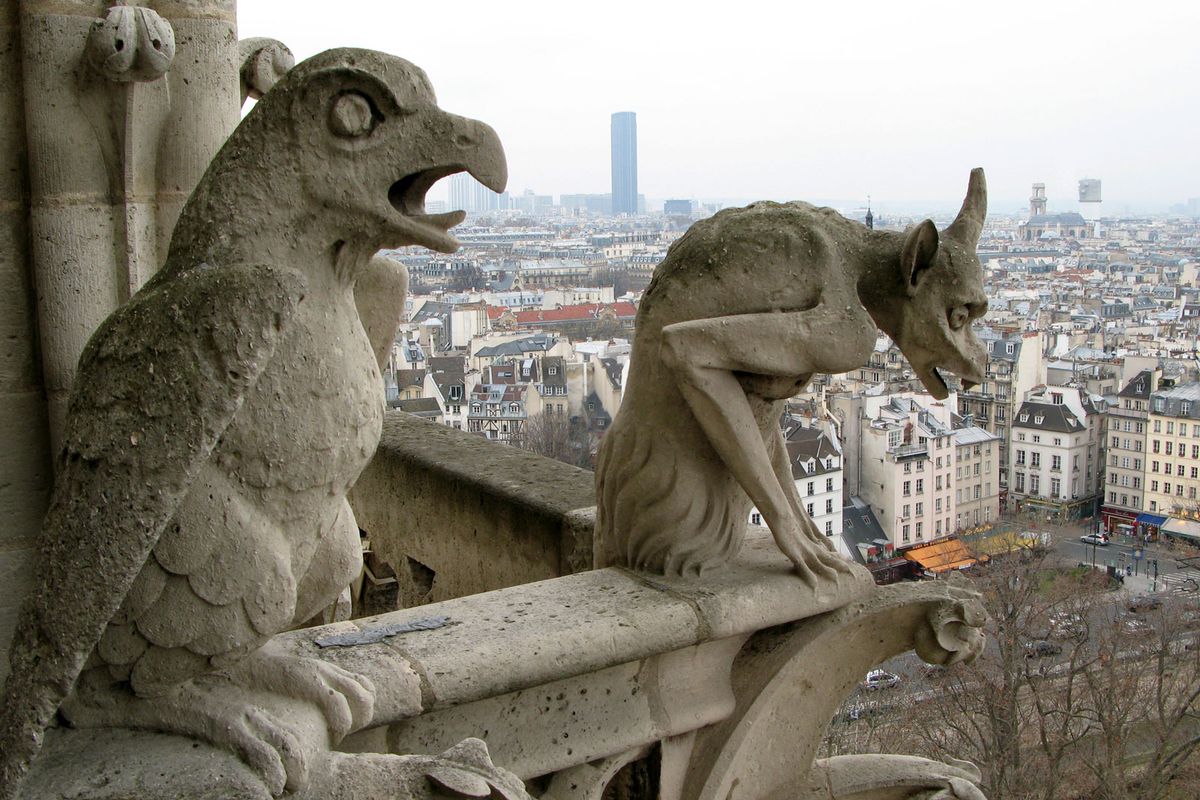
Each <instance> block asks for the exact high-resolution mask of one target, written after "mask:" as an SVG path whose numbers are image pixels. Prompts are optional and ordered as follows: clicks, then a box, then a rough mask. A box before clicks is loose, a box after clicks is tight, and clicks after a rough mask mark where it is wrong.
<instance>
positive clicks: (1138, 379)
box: [1117, 369, 1151, 400]
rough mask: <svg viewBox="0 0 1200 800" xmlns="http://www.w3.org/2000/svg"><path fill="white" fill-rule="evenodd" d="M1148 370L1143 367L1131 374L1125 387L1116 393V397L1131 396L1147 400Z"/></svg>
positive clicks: (1148, 395)
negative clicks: (1133, 374)
mask: <svg viewBox="0 0 1200 800" xmlns="http://www.w3.org/2000/svg"><path fill="white" fill-rule="evenodd" d="M1150 383H1151V380H1150V370H1148V369H1144V370H1142V371H1141V372H1139V373H1138V374H1137V375H1135V376H1133V377H1132V378H1131V379H1130V380H1129V383H1127V384H1125V388H1124V389H1122V390H1121V391H1120V392H1118V393H1117V396H1118V397H1132V398H1134V399H1136V400H1147V399H1149V397H1150Z"/></svg>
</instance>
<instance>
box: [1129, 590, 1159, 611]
mask: <svg viewBox="0 0 1200 800" xmlns="http://www.w3.org/2000/svg"><path fill="white" fill-rule="evenodd" d="M1162 604H1163V601H1162V598H1161V597H1157V596H1155V595H1152V594H1139V595H1135V596H1134V597H1131V598H1129V602H1128V603H1126V604H1125V607H1126V608H1128V609H1129V610H1130V611H1133V612H1135V613H1136V612H1138V611H1155V610H1157V609H1160V608H1162Z"/></svg>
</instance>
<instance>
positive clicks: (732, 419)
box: [595, 169, 987, 588]
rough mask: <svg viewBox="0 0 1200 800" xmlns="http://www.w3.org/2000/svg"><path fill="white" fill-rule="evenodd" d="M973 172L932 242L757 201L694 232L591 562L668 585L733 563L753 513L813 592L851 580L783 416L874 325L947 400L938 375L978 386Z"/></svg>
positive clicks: (673, 280) (615, 431) (669, 297)
mask: <svg viewBox="0 0 1200 800" xmlns="http://www.w3.org/2000/svg"><path fill="white" fill-rule="evenodd" d="M986 210H987V189H986V186H985V182H984V175H983V170H982V169H976V170H973V171H972V172H971V178H970V183H969V185H968V188H967V197H966V200H965V201H964V202H963V205H962V210H961V211H960V212H959V214H958V217H957V219H955V220H954V222H953V223H952V224H951V225H950V227H949V228H947V229H946V230H945V231H943V232H942V233H941V234H939V232H938V230H937V228H936V227H935V226H934V224H933V223H932V222H931V221H929V220H925V221H924V222H922V223H920V224H919V225H917V226H916V227H914V228H912V229H911V230H909V231H908V232H907V233H899V232H892V231H872V230H868V229H867V228H866V227H864V226H863V225H860V224H858V223H856V222H851V221H850V220H847V219H846V218H844V217H842V216H841V215H839V214H838V213H837V212H835V211H833V210H832V209H828V208H816V207H814V206H811V205H809V204H807V203H799V202H795V203H785V204H779V203H770V202H766V203H755V204H753V205H750V206H747V207H745V208H738V209H730V210H727V211H722V212H720V213H718V214H716V215H715V216H713V217H711V218H709V219H707V220H704V221H702V222H698V223H696V224H695V225H693V226H692V227H691V229H690V230H688V232H687V233H686V234H684V236H683V237H682V238H681V239H679V241H677V242H675V244H674V245H672V246H671V249H670V250H669V251H668V253H667V257H666V258H665V259H664V260H663V262H662V263H661V264H659V265H658V267H657V269H655V271H654V277H653V279H652V280H651V282H650V286H649V287H648V288H647V289H646V293H645V295H644V297H643V299H642V304H641V307H640V308H639V309H638V315H637V325H636V327H637V338H636V339H635V340H634V346H633V354H632V357H631V363H630V374H629V380H628V383H627V385H626V389H625V397H624V399H623V401H622V405H621V410H620V412H619V413H618V414H617V417H616V419H615V420H614V421H613V424H612V427H611V428H610V430H609V431H608V433H607V434H606V435H605V437H604V439H603V441H602V443H601V448H600V455H599V461H598V465H597V469H596V495H597V497H596V500H597V503H598V508H597V520H596V541H595V554H596V566H597V567H603V566H610V565H621V566H630V567H634V568H636V569H642V570H649V571H654V572H659V573H666V574H678V573H698V572H700V571H702V570H705V569H707V568H710V567H715V566H719V565H721V564H723V563H725V562H727V561H728V560H729V559H730V558H731V557H732V556H733V554H734V553H736V552H737V550H738V548H739V547H740V545H741V542H742V538H743V533H744V529H745V525H746V520H747V517H748V514H749V510H750V504H751V503H753V504H754V505H755V506H756V507H757V508H758V510H759V512H760V513H761V514H762V516H763V519H764V520H765V521H766V523H767V525H768V527H769V528H770V529H771V533H772V534H773V535H774V538H775V542H776V543H777V544H778V546H779V549H780V550H782V551H783V552H784V554H785V555H786V556H787V557H788V558H789V559H791V561H792V563H793V564H795V568H796V571H797V573H799V575H800V577H801V578H803V579H804V580H805V581H806V582H808V583H810V584H811V585H812V586H813V587H814V588H817V587H818V586H819V585H820V584H821V582H823V581H824V582H828V581H834V580H836V579H837V578H838V576H839V575H844V574H845V573H847V572H849V571H851V570H852V567H851V565H850V563H849V562H848V561H847V560H845V559H843V558H841V557H840V556H838V555H837V554H835V553H834V552H833V549H832V547H831V545H830V544H829V541H828V539H827V538H826V537H825V536H824V535H823V534H822V532H821V531H819V530H817V527H816V525H814V524H813V521H812V519H811V518H810V517H809V516H808V514H807V513H805V509H804V506H803V504H802V502H801V499H800V496H799V494H798V493H797V491H796V488H795V484H794V482H793V480H792V474H791V467H790V464H789V463H788V458H787V451H786V449H785V447H784V442H783V436H782V433H781V431H780V428H779V417H780V413H781V411H782V406H783V403H784V401H786V400H787V398H789V397H791V396H793V395H794V394H796V393H797V392H799V391H800V390H801V389H802V388H804V386H805V385H806V384H807V383H808V381H809V379H810V378H811V377H812V375H813V374H814V373H818V372H823V373H831V374H836V373H842V372H846V371H848V370H851V369H854V368H856V367H859V366H861V365H862V364H865V363H866V361H867V359H868V358H869V357H870V354H871V352H872V350H873V348H874V345H875V339H876V328H879V329H881V330H882V331H883V332H884V333H886V334H887V335H888V336H890V337H892V339H893V340H894V341H895V342H896V344H897V345H899V347H900V349H901V351H902V352H903V353H904V355H905V356H906V357H907V358H908V360H909V362H910V363H911V364H912V367H913V369H914V371H915V372H916V374H917V376H918V377H919V378H920V379H921V381H922V382H923V383H924V384H925V387H926V388H927V389H928V390H929V391H930V392H931V393H932V394H933V395H934V396H935V397H937V398H939V399H941V398H945V397H946V396H947V394H948V389H947V386H946V383H945V381H944V380H943V379H942V377H941V375H940V374H939V369H949V370H951V371H952V372H954V373H956V374H958V375H959V376H960V377H961V378H962V379H963V381H964V384H968V385H969V384H973V383H975V382H979V381H981V380H982V376H983V371H984V366H985V363H986V351H985V350H984V348H983V346H982V345H981V344H980V342H979V340H978V339H977V338H976V337H975V335H974V334H973V333H972V332H971V322H972V321H973V320H975V319H978V318H979V317H981V316H983V314H984V312H985V311H986V310H987V298H986V296H985V295H984V293H983V270H982V268H981V267H980V264H979V259H978V258H977V257H976V255H975V246H976V243H977V242H978V240H979V235H980V233H981V231H982V228H983V220H984V216H985V215H986Z"/></svg>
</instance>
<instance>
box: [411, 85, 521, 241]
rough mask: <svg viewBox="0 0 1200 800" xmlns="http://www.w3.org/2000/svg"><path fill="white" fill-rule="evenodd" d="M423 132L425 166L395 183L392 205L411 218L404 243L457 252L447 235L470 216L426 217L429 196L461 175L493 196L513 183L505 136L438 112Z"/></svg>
mask: <svg viewBox="0 0 1200 800" xmlns="http://www.w3.org/2000/svg"><path fill="white" fill-rule="evenodd" d="M423 128H424V130H422V131H421V137H420V138H421V140H422V141H423V143H424V146H423V147H421V152H422V155H423V156H424V159H423V161H424V164H425V165H424V166H423V168H421V169H419V170H417V171H416V172H411V173H409V174H407V175H404V176H402V177H400V178H398V179H396V180H395V181H394V182H393V183H392V184H391V186H390V188H389V189H388V202H389V203H390V204H391V206H392V208H394V209H395V210H396V211H398V212H399V213H400V217H401V218H402V219H405V220H407V224H406V225H405V226H404V227H405V229H406V230H405V233H407V234H408V239H406V242H405V243H410V244H419V245H422V246H424V247H428V248H430V249H431V250H437V251H439V252H442V253H453V252H454V251H455V250H457V249H458V242H457V241H456V240H455V239H454V237H453V236H451V235H450V234H449V233H448V231H449V229H450V228H453V227H454V226H455V225H457V224H459V223H460V222H462V221H463V219H464V218H465V217H466V214H464V213H463V212H462V211H450V212H447V213H445V214H427V213H426V211H425V193H426V192H428V191H429V189H430V187H432V186H433V184H435V183H437V182H438V181H439V180H441V179H442V178H445V177H447V176H449V175H454V174H456V173H459V172H466V173H468V174H470V175H471V176H472V177H474V178H475V180H477V181H479V182H480V183H482V184H483V185H484V186H486V187H487V188H489V189H491V190H492V191H493V192H502V191H504V187H505V186H506V185H507V183H508V162H507V161H506V160H505V158H504V148H503V147H502V146H501V145H500V137H498V136H497V135H496V132H495V131H494V130H492V128H491V127H490V126H488V125H485V124H484V123H482V122H479V121H478V120H473V119H467V118H466V117H459V116H456V115H455V114H447V113H446V112H444V111H441V110H439V109H434V110H433V111H432V112H430V113H429V115H428V116H427V117H426V119H425V120H424V125H423Z"/></svg>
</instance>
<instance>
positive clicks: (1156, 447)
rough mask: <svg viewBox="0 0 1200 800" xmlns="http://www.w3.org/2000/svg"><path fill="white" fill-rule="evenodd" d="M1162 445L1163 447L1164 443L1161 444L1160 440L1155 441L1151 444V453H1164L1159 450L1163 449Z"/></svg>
mask: <svg viewBox="0 0 1200 800" xmlns="http://www.w3.org/2000/svg"><path fill="white" fill-rule="evenodd" d="M1161 445H1162V443H1161V442H1159V440H1158V439H1155V440H1154V441H1153V442H1151V443H1150V451H1151V452H1154V453H1160V452H1162V451H1161V450H1160V449H1159V448H1160V447H1161Z"/></svg>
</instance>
